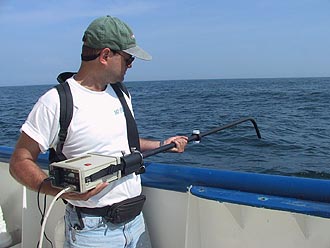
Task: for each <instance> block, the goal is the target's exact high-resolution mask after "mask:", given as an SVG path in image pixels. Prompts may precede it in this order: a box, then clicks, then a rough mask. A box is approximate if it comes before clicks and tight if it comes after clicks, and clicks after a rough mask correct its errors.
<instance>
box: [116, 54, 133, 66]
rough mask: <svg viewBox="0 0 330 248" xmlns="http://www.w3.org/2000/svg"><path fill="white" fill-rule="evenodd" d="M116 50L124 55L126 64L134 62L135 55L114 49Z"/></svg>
mask: <svg viewBox="0 0 330 248" xmlns="http://www.w3.org/2000/svg"><path fill="white" fill-rule="evenodd" d="M114 52H115V53H118V54H119V55H120V56H122V57H123V58H124V60H125V63H126V66H129V65H131V64H132V63H133V61H134V59H135V57H134V56H132V55H130V54H127V53H123V52H121V51H114ZM127 56H129V57H128V58H127Z"/></svg>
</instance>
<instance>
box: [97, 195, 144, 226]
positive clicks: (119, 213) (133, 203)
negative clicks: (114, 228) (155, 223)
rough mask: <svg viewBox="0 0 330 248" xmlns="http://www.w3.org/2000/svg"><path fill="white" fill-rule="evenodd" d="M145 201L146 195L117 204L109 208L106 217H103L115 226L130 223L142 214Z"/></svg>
mask: <svg viewBox="0 0 330 248" xmlns="http://www.w3.org/2000/svg"><path fill="white" fill-rule="evenodd" d="M145 200H146V196H145V195H139V196H136V197H133V198H129V199H127V200H124V201H121V202H118V203H115V204H113V205H111V206H110V207H109V209H108V212H107V214H106V216H103V217H104V219H105V220H107V221H110V222H111V223H113V224H120V223H123V222H129V221H131V220H133V219H134V218H135V217H136V216H138V215H139V214H140V213H141V211H142V208H143V204H144V202H145Z"/></svg>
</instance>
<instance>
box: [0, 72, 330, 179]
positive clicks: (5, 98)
mask: <svg viewBox="0 0 330 248" xmlns="http://www.w3.org/2000/svg"><path fill="white" fill-rule="evenodd" d="M126 84H127V87H128V88H129V90H130V91H131V94H132V95H133V105H134V109H135V115H136V119H137V123H138V128H139V131H140V136H141V137H144V138H154V139H164V138H166V137H169V136H173V135H177V134H180V135H190V134H191V133H192V130H194V129H199V130H200V131H201V132H206V131H209V130H211V129H213V128H216V127H221V126H223V125H226V124H228V123H231V122H233V121H236V120H238V119H241V118H244V117H253V118H254V119H255V120H256V122H257V124H258V127H259V130H260V132H261V136H262V138H261V139H258V138H257V136H256V132H255V130H254V128H253V125H252V124H251V123H250V122H245V123H242V124H239V125H237V126H235V127H232V128H228V129H225V130H223V131H220V132H218V133H214V134H211V135H208V136H205V137H203V139H202V141H201V143H199V144H192V143H191V144H188V146H187V148H186V151H185V152H184V153H183V154H173V153H162V154H157V155H154V156H151V157H148V158H146V161H148V162H150V161H154V162H160V163H171V164H182V165H183V166H185V165H192V166H201V167H211V168H219V169H225V170H234V171H245V172H257V173H268V174H279V175H295V176H303V177H313V178H330V125H329V124H330V110H329V109H330V106H329V105H330V78H290V79H288V78H285V79H230V80H225V79H216V80H179V81H174V80H173V81H148V82H127V83H126ZM51 87H52V85H51V84H50V85H42V86H16V87H0V103H1V104H0V130H1V132H0V146H14V145H15V143H16V140H17V138H18V135H19V128H20V126H21V125H22V124H23V122H24V120H25V118H26V117H27V115H28V113H29V111H30V110H31V109H32V107H33V104H34V103H35V102H36V101H37V99H38V97H39V96H40V95H41V94H43V93H44V92H45V91H46V90H48V89H49V88H51Z"/></svg>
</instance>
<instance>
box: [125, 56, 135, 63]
mask: <svg viewBox="0 0 330 248" xmlns="http://www.w3.org/2000/svg"><path fill="white" fill-rule="evenodd" d="M134 59H135V57H133V56H132V57H130V58H129V59H128V60H127V65H131V64H132V63H133V61H134Z"/></svg>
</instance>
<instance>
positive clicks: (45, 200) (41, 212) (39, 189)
mask: <svg viewBox="0 0 330 248" xmlns="http://www.w3.org/2000/svg"><path fill="white" fill-rule="evenodd" d="M52 179H53V178H52V177H47V178H45V179H44V180H43V181H42V182H41V183H40V185H39V188H38V194H37V205H38V209H39V213H40V215H41V220H40V225H42V222H43V221H44V217H45V212H46V205H47V195H46V194H45V196H44V209H43V210H41V206H40V201H39V198H40V191H41V188H42V185H43V184H44V183H45V182H47V181H50V180H52ZM44 236H45V238H46V240H47V241H48V242H49V243H50V245H51V246H52V248H53V247H54V246H53V242H52V241H51V240H50V239H49V238H48V236H47V234H46V232H45V233H44ZM39 242H40V241H38V243H37V247H38V246H39Z"/></svg>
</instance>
